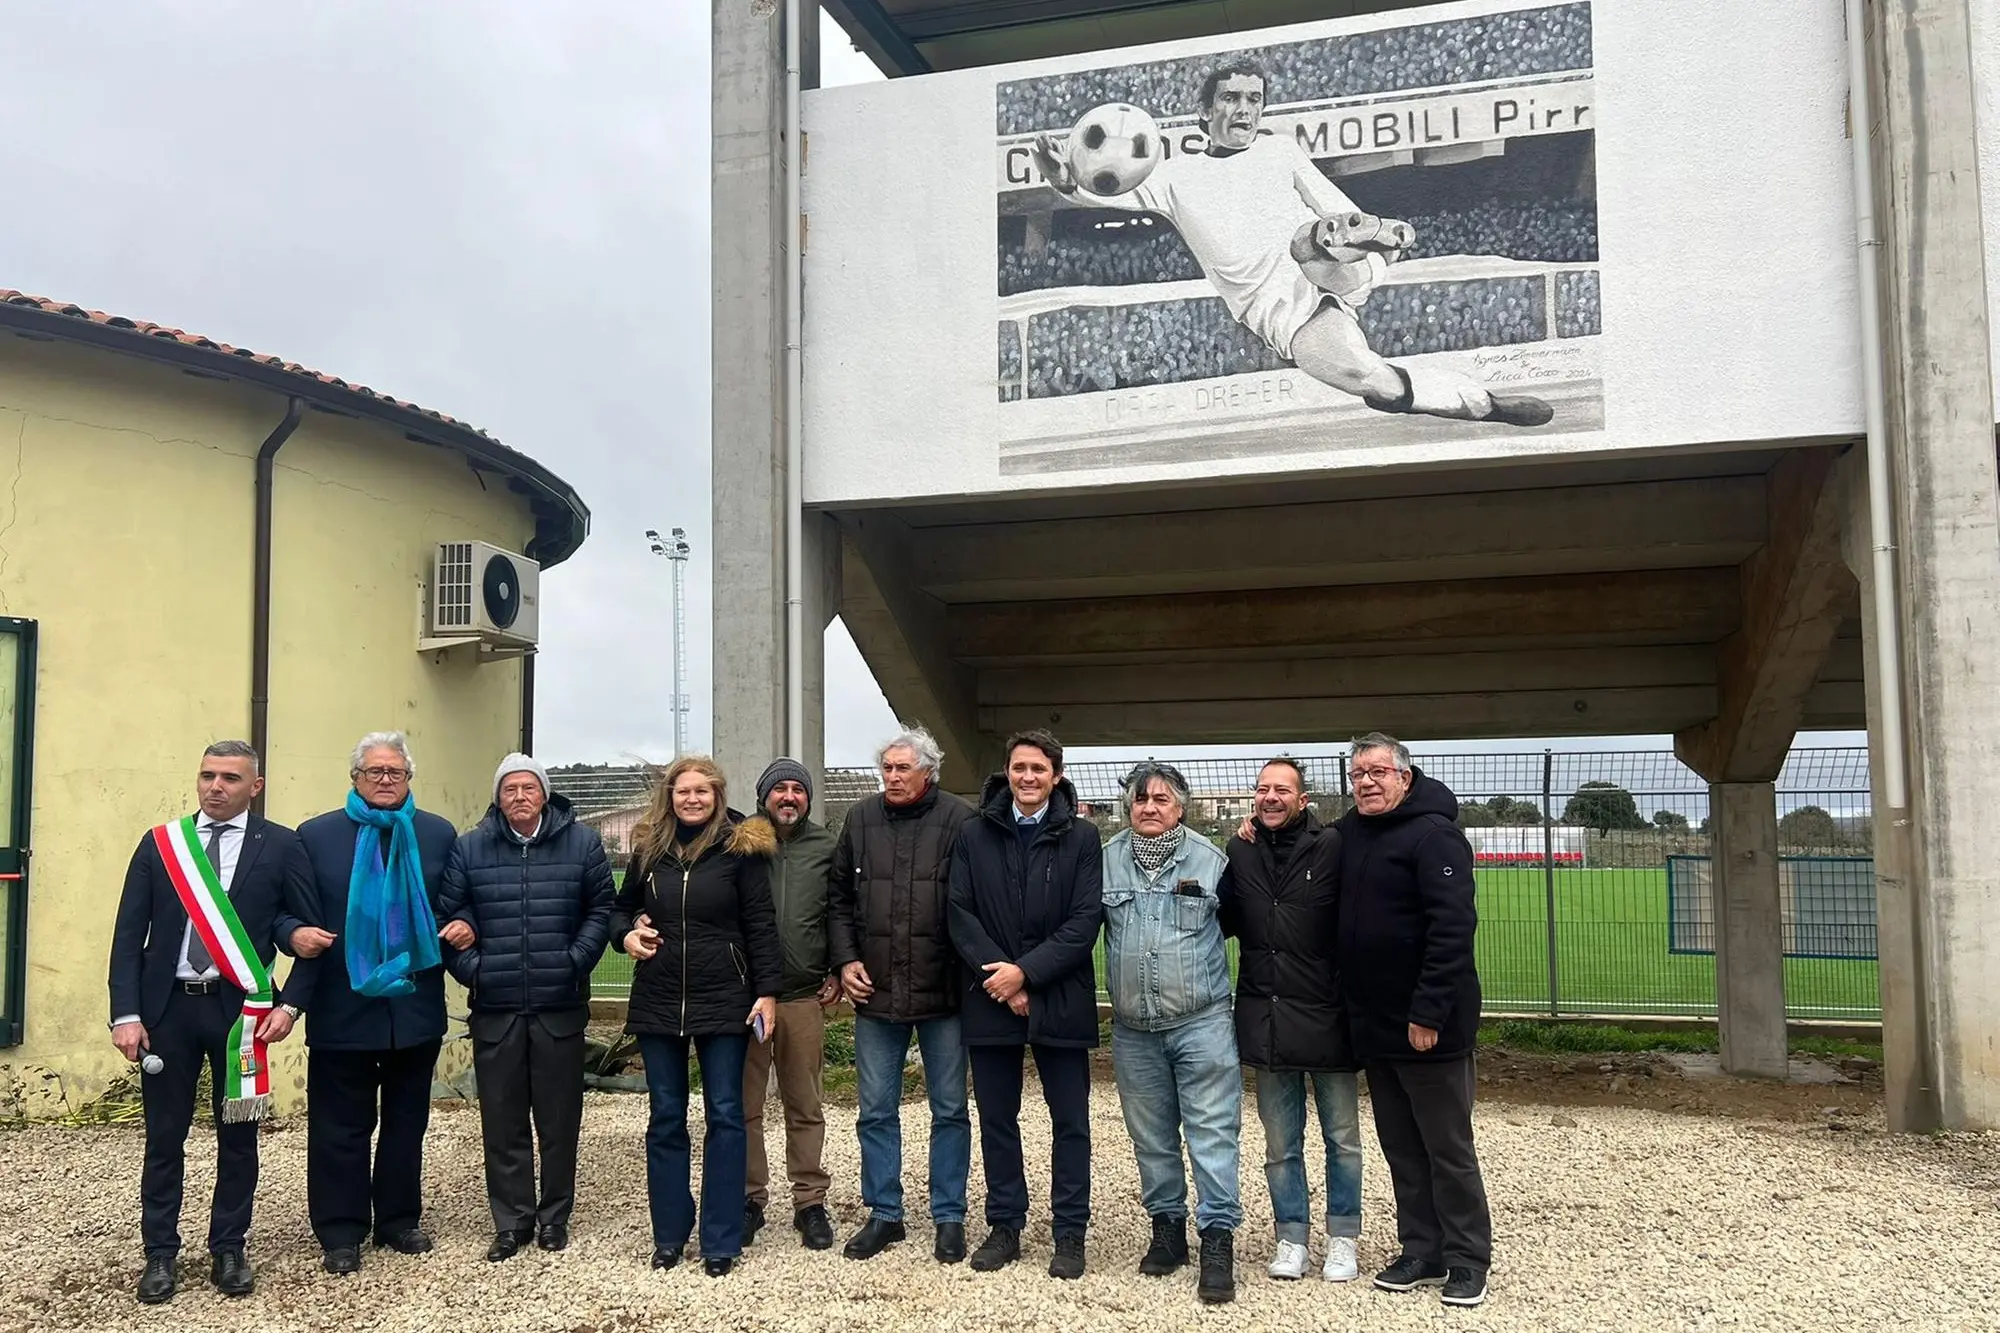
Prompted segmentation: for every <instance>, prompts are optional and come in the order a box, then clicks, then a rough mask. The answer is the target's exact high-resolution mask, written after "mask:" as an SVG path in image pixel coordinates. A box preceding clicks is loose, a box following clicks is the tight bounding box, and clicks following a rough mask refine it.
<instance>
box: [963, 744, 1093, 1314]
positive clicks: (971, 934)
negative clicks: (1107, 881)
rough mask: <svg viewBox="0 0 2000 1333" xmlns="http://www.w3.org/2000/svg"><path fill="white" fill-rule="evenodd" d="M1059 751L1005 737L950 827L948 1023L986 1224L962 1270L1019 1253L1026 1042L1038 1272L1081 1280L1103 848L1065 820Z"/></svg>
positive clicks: (1066, 795)
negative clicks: (1037, 1137)
mask: <svg viewBox="0 0 2000 1333" xmlns="http://www.w3.org/2000/svg"><path fill="white" fill-rule="evenodd" d="M1062 754H1063V751H1062V744H1061V743H1060V742H1059V741H1057V740H1056V738H1055V737H1053V736H1051V735H1049V733H1047V732H1046V731H1029V732H1023V733H1021V734H1020V735H1017V736H1014V737H1012V738H1011V739H1009V740H1008V742H1007V768H1006V771H1005V772H1003V773H996V774H994V775H993V776H992V777H991V778H988V779H987V781H986V790H985V793H984V795H983V796H982V797H981V800H980V814H979V817H978V818H976V819H972V820H969V821H967V823H966V825H965V827H964V828H963V829H961V830H960V831H959V835H958V845H957V846H956V847H955V848H954V849H953V851H952V858H951V942H952V944H953V945H954V946H955V947H956V948H957V950H958V953H959V956H960V957H961V958H963V959H964V960H965V964H966V980H965V998H964V1001H963V1003H962V1004H961V1006H960V1011H959V1022H960V1024H961V1026H962V1028H963V1030H964V1032H965V1044H966V1047H967V1049H968V1051H969V1052H970V1056H971V1065H972V1095H973V1099H974V1100H975V1101H977V1102H978V1103H979V1148H980V1156H981V1158H982V1159H983V1161H984V1163H985V1167H986V1220H987V1223H988V1224H989V1225H990V1226H991V1227H992V1230H991V1231H990V1232H989V1233H988V1235H987V1237H986V1239H985V1241H984V1242H982V1243H981V1244H980V1246H979V1248H978V1250H976V1251H975V1252H974V1253H973V1256H972V1267H973V1268H974V1269H976V1270H978V1271H980V1272H991V1271H993V1270H994V1269H997V1268H1001V1267H1004V1266H1005V1265H1007V1264H1009V1263H1012V1262H1013V1261H1014V1260H1016V1259H1018V1258H1020V1257H1021V1229H1022V1227H1024V1226H1026V1225H1027V1221H1028V1180H1027V1176H1026V1173H1025V1171H1024V1169H1023V1166H1022V1162H1021V1123H1020V1122H1021V1074H1022V1062H1023V1057H1024V1055H1025V1052H1026V1051H1028V1050H1032V1051H1033V1052H1034V1053H1035V1072H1036V1073H1038V1074H1039V1075H1040V1076H1041V1080H1042V1096H1043V1098H1044V1099H1045V1100H1046V1101H1047V1102H1048V1104H1049V1119H1050V1121H1051V1124H1052V1128H1053V1129H1054V1150H1053V1152H1052V1154H1051V1160H1050V1163H1049V1211H1050V1213H1051V1215H1052V1218H1053V1230H1054V1233H1055V1257H1054V1258H1053V1259H1051V1260H1050V1261H1049V1276H1050V1277H1057V1278H1069V1279H1075V1278H1080V1277H1082V1276H1083V1268H1084V1250H1083V1239H1084V1232H1085V1231H1086V1230H1087V1229H1088V1227H1089V1225H1090V1051H1091V1048H1092V1047H1094V1046H1096V1045H1097V977H1096V971H1095V969H1094V967H1093V966H1092V960H1091V951H1092V949H1093V948H1094V947H1095V945H1096V943H1097V932H1098V929H1099V928H1100V927H1101V926H1102V924H1103V921H1104V854H1103V847H1102V844H1101V842H1100V841H1099V839H1098V836H1097V828H1096V826H1095V825H1093V824H1092V823H1091V822H1090V821H1089V820H1087V819H1079V818H1078V817H1077V814H1076V789H1075V788H1074V787H1072V786H1070V784H1069V780H1068V779H1067V778H1065V777H1063V775H1062Z"/></svg>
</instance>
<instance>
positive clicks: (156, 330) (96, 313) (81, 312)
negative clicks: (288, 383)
mask: <svg viewBox="0 0 2000 1333" xmlns="http://www.w3.org/2000/svg"><path fill="white" fill-rule="evenodd" d="M0 302H4V303H5V304H7V305H19V306H32V307H34V308H36V309H38V310H42V311H46V312H47V313H49V314H51V315H68V316H69V317H70V318H72V319H87V320H89V321H90V322H91V323H93V324H102V325H105V326H106V327H108V328H114V329H132V330H134V331H135V332H138V333H143V334H147V335H149V336H150V337H154V338H166V339H170V340H172V341H174V342H177V343H183V344H185V345H186V346H189V347H202V348H206V349H208V350H210V351H215V352H225V353H227V354H229V355H231V356H240V357H243V358H245V359H247V360H251V361H256V362H258V363H259V364H262V365H266V366H270V367H272V368H273V369H275V370H282V371H284V372H286V373H287V374H291V375H300V376H303V377H304V378H306V379H309V380H314V381H317V382H318V383H320V384H324V385H327V386H329V387H331V388H335V389H345V390H347V391H348V392H350V393H358V394H362V395H364V396H366V397H369V398H377V399H380V400H381V401H382V402H385V403H389V404H392V405H394V406H396V407H400V408H402V409H403V410H404V411H407V412H416V413H419V414H421V415H423V416H427V417H429V418H431V419H432V420H434V421H442V422H444V423H445V424H446V425H449V426H456V427H458V428H459V429H460V430H470V431H473V432H475V433H476V434H479V435H482V436H485V437H486V438H487V439H489V440H490V439H493V437H492V436H490V435H487V434H486V432H485V431H483V430H479V428H478V427H476V426H470V425H467V424H466V423H465V422H463V421H460V420H459V419H458V418H456V417H452V416H447V415H445V414H444V413H443V412H435V411H432V410H431V409H430V408H427V407H419V406H418V405H417V404H415V403H411V402H406V401H404V400H403V399H401V398H397V397H394V396H393V395H390V394H386V393H382V392H380V391H379V390H375V389H371V388H369V387H367V386H366V385H363V384H352V383H349V382H348V381H347V380H344V379H341V378H340V377H339V376H337V375H329V374H327V373H326V372H325V371H323V370H314V369H312V368H311V367H309V366H302V365H300V364H299V363H298V362H296V361H287V360H285V359H284V358H283V357H281V356H271V355H269V354H267V353H264V352H254V351H252V350H250V349H249V348H247V347H233V346H231V345H230V344H228V343H225V342H217V341H216V340H215V339H213V338H210V337H206V336H204V335H202V334H199V333H189V332H188V331H187V330H186V329H176V328H172V327H170V326H168V325H165V324H155V323H153V322H152V321H151V320H144V319H128V318H126V317H125V316H124V315H112V314H107V313H106V312H104V311H102V310H90V309H86V308H85V307H83V306H80V305H75V304H71V303H66V302H62V301H52V300H50V299H49V298H48V297H46V296H31V295H29V294H28V293H27V292H17V291H14V290H12V289H11V288H5V287H0ZM495 442H496V443H497V441H495Z"/></svg>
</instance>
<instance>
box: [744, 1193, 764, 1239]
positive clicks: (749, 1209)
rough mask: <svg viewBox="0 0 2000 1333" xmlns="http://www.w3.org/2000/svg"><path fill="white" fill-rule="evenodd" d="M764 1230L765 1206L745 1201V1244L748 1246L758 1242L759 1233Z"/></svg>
mask: <svg viewBox="0 0 2000 1333" xmlns="http://www.w3.org/2000/svg"><path fill="white" fill-rule="evenodd" d="M763 1229H764V1205H763V1204H761V1203H751V1202H749V1201H748V1200H745V1201H744V1204H743V1243H744V1244H745V1245H748V1244H750V1243H751V1242H752V1241H754V1240H756V1239H757V1233H758V1232H760V1231H762V1230H763Z"/></svg>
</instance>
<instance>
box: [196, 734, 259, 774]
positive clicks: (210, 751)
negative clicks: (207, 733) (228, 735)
mask: <svg viewBox="0 0 2000 1333" xmlns="http://www.w3.org/2000/svg"><path fill="white" fill-rule="evenodd" d="M210 755H214V756H215V757H216V758H217V759H248V760H249V761H250V771H251V772H252V773H262V772H263V771H264V761H263V760H262V759H260V758H258V757H257V750H256V747H255V746H253V745H251V744H250V742H249V741H217V742H216V743H215V744H213V745H211V746H209V747H208V748H207V749H206V750H203V751H202V752H201V757H202V758H204V759H206V758H208V757H209V756H210Z"/></svg>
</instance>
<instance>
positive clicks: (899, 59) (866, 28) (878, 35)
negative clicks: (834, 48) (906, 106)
mask: <svg viewBox="0 0 2000 1333" xmlns="http://www.w3.org/2000/svg"><path fill="white" fill-rule="evenodd" d="M820 8H822V9H824V10H825V11H826V12H827V13H829V14H831V15H833V17H834V20H835V21H836V22H838V23H839V24H840V26H841V29H842V30H843V31H845V32H846V33H847V36H848V38H849V40H851V41H852V42H853V43H854V44H855V45H856V46H857V47H859V48H860V49H861V53H862V54H863V55H865V56H867V57H868V58H869V59H870V60H872V61H874V62H875V66H876V68H877V69H880V70H881V71H882V72H883V73H884V74H887V75H889V76H890V77H891V78H895V77H898V76H901V75H908V74H929V73H930V72H931V62H930V61H929V60H927V59H925V58H924V53H923V52H921V51H919V50H917V48H916V44H915V43H914V42H912V41H911V40H910V39H909V38H908V37H907V36H905V35H904V33H903V30H902V29H901V28H899V27H897V26H896V21H895V20H894V19H892V18H890V17H889V15H888V13H887V11H885V10H884V9H883V8H882V6H881V3H880V0H820Z"/></svg>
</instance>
